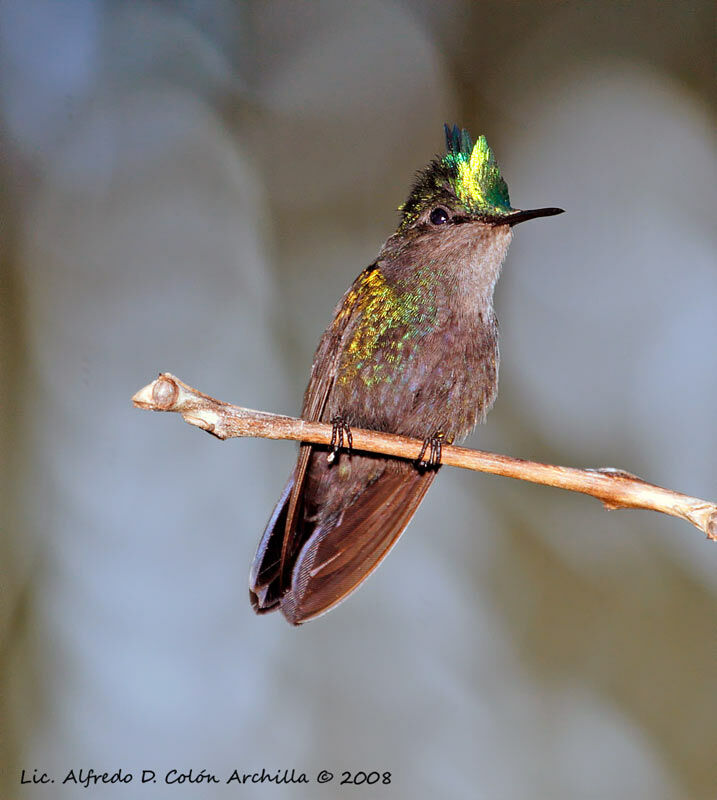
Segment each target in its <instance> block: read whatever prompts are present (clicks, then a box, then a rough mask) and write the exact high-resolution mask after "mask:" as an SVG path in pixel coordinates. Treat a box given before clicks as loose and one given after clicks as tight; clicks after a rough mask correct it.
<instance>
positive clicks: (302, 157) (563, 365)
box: [0, 0, 717, 800]
mask: <svg viewBox="0 0 717 800" xmlns="http://www.w3.org/2000/svg"><path fill="white" fill-rule="evenodd" d="M714 45H715V41H714V18H713V10H712V4H711V3H709V2H693V3H685V2H656V1H655V0H651V1H650V2H647V1H646V0H643V1H640V0H638V1H637V2H633V3H608V2H596V3H582V2H573V3H571V2H562V3H561V2H542V3H541V2H511V3H505V2H498V0H495V1H494V2H461V1H460V0H440V1H439V0H433V1H432V2H431V1H429V2H419V0H413V1H409V0H404V2H397V1H395V2H394V1H391V0H363V1H362V2H360V3H343V2H328V0H319V1H318V2H286V0H283V1H281V2H273V1H271V0H270V1H269V2H230V1H229V0H213V1H212V2H199V0H182V1H181V2H176V1H175V2H170V1H169V0H166V2H160V1H159V0H157V1H156V2H149V0H146V1H144V2H140V1H139V0H125V2H110V0H104V2H103V1H102V0H69V2H55V1H54V0H15V2H13V0H3V1H2V2H0V120H1V124H2V159H1V161H0V179H1V180H0V186H1V188H0V226H1V228H0V230H1V232H2V235H1V237H0V263H1V264H2V283H1V290H0V291H1V293H0V303H1V306H0V364H1V367H0V368H1V375H2V380H1V381H0V393H1V394H0V400H1V402H2V442H1V449H2V453H3V456H2V460H3V470H4V475H3V480H2V487H1V491H2V493H3V495H2V497H1V498H0V502H1V507H2V519H1V522H2V537H1V543H0V546H1V550H0V559H1V561H2V595H1V603H2V606H1V617H0V624H1V627H0V631H1V633H0V640H1V642H2V649H1V651H0V670H1V673H2V679H1V680H2V682H1V685H0V697H1V701H0V702H1V703H2V705H1V707H0V717H1V718H2V720H3V722H2V736H1V737H0V738H1V742H0V746H1V747H2V752H1V753H0V756H1V757H0V763H1V764H2V775H1V776H0V780H2V782H3V783H2V785H0V794H1V795H2V797H4V798H13V799H14V798H17V797H23V798H32V800H35V798H50V797H52V798H75V797H79V796H83V797H85V796H86V797H105V796H107V797H115V796H116V797H122V798H132V797H140V796H141V797H147V798H165V797H167V798H177V797H183V796H184V797H194V798H223V797H233V796H235V795H238V794H241V795H242V796H243V797H251V798H254V797H256V798H261V797H269V796H271V797H291V798H297V799H303V798H316V797H319V796H321V797H343V796H344V795H345V794H353V795H354V796H357V797H379V796H380V797H396V798H414V797H420V798H422V797H437V796H438V797H446V798H500V799H501V800H513V799H514V798H515V800H518V799H519V798H520V799H522V798H551V800H562V799H563V798H564V799H565V800H576V799H577V800H583V798H586V799H587V798H595V799H596V800H597V799H599V800H604V798H626V797H629V798H631V800H639V799H640V798H645V799H647V798H649V800H662V799H663V798H664V799H665V800H666V799H668V798H670V799H671V798H689V799H690V800H701V799H702V798H714V796H715V792H716V791H717V759H715V752H716V748H717V726H716V723H715V720H716V719H717V690H716V689H715V677H716V673H717V669H716V655H717V646H716V642H717V630H716V625H715V619H716V618H717V617H716V614H717V549H716V548H715V546H714V545H710V544H709V543H708V542H706V541H705V540H704V538H703V537H702V536H701V535H700V533H699V532H698V531H697V530H695V529H693V528H691V527H690V526H688V525H687V524H686V523H683V522H680V521H678V520H675V519H672V518H667V517H661V516H659V515H657V514H653V513H650V512H637V511H622V512H607V511H605V510H603V509H602V507H601V506H600V504H599V503H598V502H597V501H595V500H592V499H590V498H586V497H584V496H578V495H572V494H569V493H566V492H561V491H559V490H554V489H546V488H541V487H536V486H532V485H528V484H524V483H520V482H515V481H510V480H507V479H500V478H496V477H492V476H486V475H478V474H468V473H464V472H462V471H460V470H451V469H448V468H446V469H444V470H443V471H442V472H441V475H440V477H439V479H438V480H437V482H436V484H435V485H434V488H433V489H432V490H431V492H430V493H429V494H428V497H427V499H426V500H425V502H424V504H423V505H422V507H421V509H420V511H419V513H418V514H417V515H416V517H415V519H414V521H413V522H412V523H411V525H410V527H409V529H408V531H407V532H406V534H405V535H404V537H403V538H402V540H401V542H400V543H399V545H398V546H397V548H396V549H395V551H394V552H393V554H392V555H391V557H390V558H388V559H387V561H386V562H385V563H384V565H383V566H382V567H381V569H380V570H378V571H377V572H376V574H375V575H374V576H373V577H372V578H371V580H370V581H369V582H368V583H367V584H366V585H365V586H364V587H362V588H361V590H360V591H359V592H357V593H356V594H354V595H353V596H352V597H351V598H350V599H349V600H348V601H347V602H346V603H344V604H343V605H341V606H340V607H339V608H338V609H336V610H335V611H333V612H332V613H331V614H329V615H328V616H325V617H323V618H321V619H319V620H317V621H315V622H313V623H311V624H308V625H306V626H304V627H303V628H300V629H292V628H290V627H289V626H288V625H287V624H286V622H285V621H284V620H283V618H282V617H281V616H280V615H278V614H275V615H270V616H268V617H262V618H259V617H256V616H255V615H254V614H253V613H252V611H251V609H250V607H249V603H248V597H247V574H248V570H249V565H250V562H251V559H252V556H253V553H254V549H255V547H256V544H257V542H258V539H259V536H260V534H261V531H262V529H263V526H264V523H265V522H266V519H267V518H268V516H269V514H270V512H271V509H272V507H273V504H274V502H275V500H276V499H277V497H278V493H279V491H280V490H281V488H282V486H283V484H284V481H285V479H286V477H287V475H288V473H289V470H290V469H291V466H292V464H293V460H294V458H295V446H294V445H293V444H290V443H286V442H279V443H277V442H269V441H262V440H252V441H249V440H247V441H234V442H229V443H225V444H221V443H219V442H218V441H216V440H214V439H212V438H211V437H209V436H205V435H204V434H202V433H200V432H198V431H197V430H195V429H193V428H190V427H189V426H187V425H185V424H183V423H182V422H181V420H179V419H178V418H177V417H175V416H173V415H154V414H149V413H146V412H139V411H136V410H133V408H132V406H131V403H130V398H131V396H132V394H133V393H134V392H135V391H136V390H137V389H139V388H140V387H141V386H143V385H144V384H146V383H148V382H149V381H150V380H152V379H153V378H154V377H155V376H156V374H157V373H158V372H159V371H160V370H162V371H164V370H167V371H171V372H174V373H175V374H177V375H178V376H180V377H181V378H183V379H184V380H186V381H187V382H189V383H191V384H192V385H194V386H197V387H199V388H200V389H202V390H204V391H206V392H209V393H211V394H213V395H215V396H217V397H220V398H222V399H226V400H231V401H234V402H237V403H239V404H241V405H245V406H249V407H253V408H264V409H267V410H273V411H277V412H283V413H296V412H297V411H298V409H299V406H300V402H301V396H302V393H303V389H304V385H305V382H306V380H307V377H308V373H309V368H310V363H311V357H312V354H313V350H314V347H315V345H316V342H317V340H318V337H319V335H320V334H321V332H322V330H323V328H324V327H325V326H326V324H327V323H328V322H329V320H330V317H331V312H332V309H333V307H334V304H335V303H336V301H337V299H338V298H339V296H340V295H341V294H342V293H343V291H344V290H345V289H346V288H347V287H348V285H349V284H350V282H351V281H352V280H353V278H354V277H355V275H356V274H357V273H358V272H359V271H360V270H361V269H362V268H363V267H364V266H365V265H367V264H369V263H370V262H371V260H372V259H373V258H374V256H375V255H376V253H377V252H378V249H379V247H380V245H381V244H382V242H383V241H384V239H385V238H386V237H387V236H388V235H389V234H390V233H391V232H392V231H393V228H394V226H395V224H396V221H397V218H398V216H397V213H396V208H397V206H398V205H399V203H401V202H402V201H403V199H404V198H405V195H406V193H407V191H408V188H409V185H410V183H411V180H412V177H413V173H414V172H415V171H416V170H417V169H419V168H420V167H422V166H423V165H424V164H425V163H426V162H427V161H428V160H429V159H430V158H431V157H432V156H433V155H434V154H435V153H439V152H442V151H443V146H444V145H443V140H442V136H443V134H442V124H443V122H444V121H445V122H450V123H452V122H457V123H459V124H462V125H465V126H466V127H468V128H469V129H470V130H471V131H472V132H473V134H474V135H477V134H478V133H485V134H486V135H487V137H488V140H489V141H490V142H491V144H492V147H493V148H494V150H495V152H496V154H497V158H498V160H499V162H500V164H501V167H502V170H503V174H504V175H505V177H506V179H507V182H508V185H509V187H510V191H511V199H512V200H513V203H514V204H515V205H517V206H520V207H524V208H526V207H527V208H531V207H535V206H549V205H558V206H561V207H563V208H565V209H566V210H567V213H566V214H564V215H562V216H560V217H556V218H555V219H549V220H541V221H537V222H533V223H530V224H529V225H525V226H521V227H520V228H519V229H517V230H516V236H515V240H514V242H513V245H512V247H511V250H510V253H509V255H508V259H507V262H506V265H505V267H504V271H503V277H502V278H501V281H500V282H499V285H498V291H497V312H498V316H499V318H500V323H501V336H502V339H501V352H502V364H501V391H500V395H499V398H498V402H497V404H496V406H495V408H494V410H493V411H492V413H491V414H490V416H489V418H488V422H487V423H486V425H484V426H482V427H481V428H480V429H479V430H478V431H477V433H476V434H475V435H474V436H473V438H472V439H471V440H470V442H469V444H470V445H472V446H476V447H482V448H485V449H492V450H497V451H501V452H505V453H509V454H512V455H520V456H524V457H527V458H533V459H537V460H541V461H549V462H554V463H561V464H568V465H574V466H604V465H610V466H619V467H621V468H623V469H627V470H629V471H631V472H635V473H637V474H639V475H641V476H643V477H644V478H646V479H647V480H650V481H653V482H656V483H658V484H662V485H666V486H670V487H672V488H675V489H678V490H681V491H685V492H687V493H689V494H693V495H696V496H700V497H704V498H707V499H712V500H714V499H715V498H717V455H716V453H717V424H716V422H715V397H716V396H717V314H716V313H715V302H716V300H717V265H716V264H715V260H714V245H715V242H714V238H715V234H714V230H715V228H714V219H713V217H714V213H713V209H714V207H715V201H716V200H717V198H716V197H715V177H717V176H716V174H715V161H714V133H713V131H714V128H713V123H714V110H715V103H714V92H713V79H714V73H713V70H714V61H713V56H714ZM23 768H24V769H26V770H27V771H28V774H29V773H31V772H32V770H35V769H36V770H38V772H47V773H49V775H50V776H51V777H54V778H55V779H56V781H57V783H56V784H55V785H53V786H51V787H46V786H21V785H20V770H21V769H23ZM72 768H74V769H76V770H78V769H80V768H84V769H88V768H94V769H95V770H96V771H99V772H102V771H105V770H107V771H110V772H112V771H115V770H117V769H120V768H122V769H123V770H124V772H125V774H126V773H127V772H133V773H134V774H135V776H136V777H135V781H134V783H133V784H132V785H130V786H111V787H105V788H97V789H91V790H89V791H84V790H82V789H81V788H79V787H78V786H76V785H74V786H73V785H72V784H67V785H65V786H64V787H63V786H61V785H60V780H61V779H62V778H63V777H64V776H65V775H66V774H67V773H68V771H69V770H70V769H72ZM202 768H203V769H206V770H209V771H212V772H214V773H216V774H217V775H219V776H220V777H222V779H224V778H225V777H228V775H229V774H230V773H231V771H232V770H233V769H235V768H236V769H238V770H239V771H240V772H255V771H261V769H262V768H266V769H267V770H269V771H271V772H275V771H276V770H279V769H281V770H283V769H285V768H288V769H291V768H295V769H297V770H298V771H305V772H307V774H308V775H309V776H310V777H312V778H313V777H314V776H315V774H316V773H317V772H318V771H319V770H320V769H327V770H330V771H332V772H334V773H335V774H336V776H337V777H336V779H335V780H334V782H333V783H332V784H329V785H327V786H324V787H322V788H321V789H317V788H316V785H315V784H311V785H309V786H302V785H295V786H283V787H275V786H267V785H259V786H242V787H239V789H237V788H236V784H234V787H233V788H232V787H231V786H226V785H220V786H208V787H205V786H203V785H194V786H187V785H185V786H167V785H164V784H163V783H162V782H161V781H160V782H159V783H157V784H156V785H148V786H144V787H141V788H139V787H138V786H137V783H138V781H139V777H138V775H139V773H140V771H141V770H142V769H154V770H156V771H157V774H158V776H159V777H160V778H161V777H163V775H164V772H166V771H167V770H169V769H178V770H181V771H188V770H189V769H193V770H194V771H195V773H196V772H197V771H198V770H201V769H202ZM342 770H353V771H356V770H364V771H366V772H370V771H372V770H377V771H379V772H381V773H383V772H385V771H390V772H391V773H392V782H391V784H390V785H389V786H383V785H381V786H378V787H374V788H367V787H363V788H361V787H346V786H343V787H341V786H339V785H337V783H338V779H339V778H338V776H339V774H340V773H341V771H342Z"/></svg>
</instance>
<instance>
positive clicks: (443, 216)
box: [429, 206, 448, 225]
mask: <svg viewBox="0 0 717 800" xmlns="http://www.w3.org/2000/svg"><path fill="white" fill-rule="evenodd" d="M429 219H430V220H431V224H432V225H443V223H444V222H448V212H447V211H446V209H445V208H441V207H440V206H438V208H434V209H433V211H431V216H430V217H429Z"/></svg>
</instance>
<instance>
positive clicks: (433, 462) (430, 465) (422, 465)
mask: <svg viewBox="0 0 717 800" xmlns="http://www.w3.org/2000/svg"><path fill="white" fill-rule="evenodd" d="M452 441H453V439H452V438H449V437H447V436H446V434H445V433H443V431H436V432H435V433H434V434H433V436H429V437H428V438H427V439H424V440H423V446H422V447H421V452H420V453H419V454H418V458H417V459H416V466H417V467H418V468H419V469H438V467H440V466H441V453H442V450H443V443H444V442H445V443H446V444H450V443H451V442H452ZM426 453H428V458H426Z"/></svg>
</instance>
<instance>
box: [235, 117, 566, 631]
mask: <svg viewBox="0 0 717 800" xmlns="http://www.w3.org/2000/svg"><path fill="white" fill-rule="evenodd" d="M444 129H445V135H446V154H445V155H444V156H436V157H435V158H434V159H433V160H432V161H431V162H430V163H429V164H428V166H427V167H425V168H424V169H423V170H421V171H420V172H419V173H418V174H417V176H416V180H415V183H414V185H413V188H412V189H411V192H410V194H409V196H408V199H407V200H406V202H405V203H404V204H403V205H402V206H400V208H399V212H400V215H401V216H400V221H399V224H398V227H397V229H396V232H395V233H394V234H393V235H392V236H390V237H389V239H388V240H387V241H386V243H385V244H384V245H383V247H382V248H381V251H380V252H379V254H378V257H377V258H376V260H375V261H374V262H373V263H372V264H371V265H370V266H368V267H366V269H364V270H363V271H362V272H361V274H360V275H359V276H358V277H357V278H356V280H355V281H354V283H353V285H352V286H351V287H350V288H349V290H348V291H347V292H346V293H345V294H344V296H343V297H342V298H341V300H340V301H339V303H338V305H337V307H336V309H335V311H334V317H333V320H332V322H331V324H330V325H329V327H328V328H327V329H326V331H325V332H324V334H323V336H322V337H321V340H320V342H319V345H318V348H317V350H316V354H315V356H314V360H313V364H312V367H311V376H310V378H309V383H308V386H307V388H306V392H305V395H304V402H303V406H302V410H301V416H302V418H303V419H306V420H310V421H314V422H326V423H330V424H331V425H332V426H333V429H332V430H333V435H332V443H331V445H330V446H319V445H315V444H308V443H304V444H301V445H300V449H299V455H298V460H297V462H296V466H295V468H294V470H293V472H292V474H291V476H290V478H289V481H288V482H287V484H286V487H285V488H284V491H283V492H282V494H281V497H280V499H279V502H278V503H277V505H276V507H275V508H274V511H273V513H272V515H271V518H270V519H269V522H268V524H267V526H266V529H265V531H264V534H263V536H262V538H261V541H260V543H259V547H258V550H257V554H256V556H255V558H254V562H253V564H252V568H251V573H250V577H249V596H250V600H251V603H252V606H253V608H254V610H255V611H256V612H257V613H259V614H262V613H265V612H268V611H274V610H277V609H279V610H281V612H282V613H283V615H284V617H285V618H286V619H287V620H288V621H289V622H290V623H291V624H293V625H300V624H302V623H304V622H306V621H308V620H311V619H313V618H315V617H317V616H319V615H321V614H323V613H325V612H326V611H329V610H330V609H331V608H333V607H334V606H335V605H337V604H338V603H339V602H341V601H342V600H343V599H345V598H346V597H347V596H348V595H349V594H350V593H351V592H353V590H354V589H356V588H357V587H358V586H359V585H360V584H361V583H362V582H363V581H364V580H365V579H366V578H367V577H368V576H369V575H370V574H371V573H372V572H373V571H374V570H375V569H376V567H378V565H379V564H380V563H381V561H383V559H384V558H385V557H386V555H387V554H388V552H389V551H390V550H391V548H392V547H393V545H394V544H395V543H396V541H397V540H398V538H399V537H400V535H401V534H402V533H403V531H404V529H405V528H406V526H407V525H408V523H409V521H410V519H411V517H412V516H413V514H414V513H415V511H416V509H417V508H418V506H419V504H420V502H421V500H422V499H423V497H424V495H425V494H426V492H427V491H428V488H429V487H430V485H431V483H432V482H433V480H434V478H435V477H436V474H437V472H438V469H439V467H440V458H441V445H442V443H444V442H445V443H452V442H455V441H458V440H461V439H463V438H465V437H466V436H467V435H468V434H469V433H470V432H471V431H472V430H473V429H474V427H475V426H476V424H477V423H479V422H482V421H483V420H484V419H485V416H486V414H487V412H488V411H489V409H490V408H491V406H492V405H493V402H494V400H495V398H496V394H497V389H498V360H499V354H498V325H497V319H496V315H495V312H494V310H493V290H494V287H495V283H496V281H497V279H498V276H499V274H500V270H501V266H502V264H503V260H504V259H505V255H506V252H507V250H508V245H509V244H510V242H511V239H512V236H513V227H514V226H515V225H517V224H518V223H520V222H525V221H527V220H530V219H535V218H537V217H547V216H552V215H554V214H560V213H562V211H563V209H560V208H538V209H532V210H527V211H526V210H520V209H516V208H513V207H512V206H511V204H510V198H509V195H508V187H507V185H506V183H505V180H504V179H503V177H502V176H501V173H500V169H499V167H498V164H497V162H496V160H495V156H494V154H493V151H492V150H491V148H490V147H489V146H488V143H487V141H486V138H485V136H480V137H478V139H477V141H476V142H475V143H474V142H473V140H472V139H471V136H470V134H469V133H468V131H467V130H465V129H460V128H459V127H458V126H457V125H454V126H453V127H449V126H448V125H445V126H444ZM352 427H360V428H369V429H373V430H377V431H383V432H387V433H396V434H401V435H404V436H410V437H414V438H417V439H421V440H423V448H422V450H421V453H420V455H419V456H418V459H417V460H416V461H415V462H412V461H409V460H406V459H398V458H393V457H389V456H383V455H373V454H368V453H357V452H352V450H351V443H352V440H351V428H352ZM344 436H345V438H346V443H347V445H348V447H347V448H345V447H344Z"/></svg>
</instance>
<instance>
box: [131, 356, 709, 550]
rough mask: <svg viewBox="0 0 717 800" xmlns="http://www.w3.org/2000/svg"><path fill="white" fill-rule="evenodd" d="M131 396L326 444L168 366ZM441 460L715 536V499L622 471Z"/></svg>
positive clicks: (312, 427)
mask: <svg viewBox="0 0 717 800" xmlns="http://www.w3.org/2000/svg"><path fill="white" fill-rule="evenodd" d="M132 402H133V403H134V405H135V406H136V407H137V408H144V409H149V410H152V411H174V412H177V413H179V414H181V415H182V416H183V417H184V420H185V422H188V423H189V424H190V425H196V426H197V427H198V428H201V429H202V430H205V431H207V432H208V433H211V434H213V435H214V436H216V437H218V438H219V439H230V438H234V437H238V436H260V437H263V438H266V439H293V440H295V441H299V442H313V443H314V444H329V443H330V442H331V425H325V424H323V423H320V422H307V421H306V420H303V419H295V418H294V417H284V416H280V415H278V414H269V413H267V412H265V411H252V410H251V409H248V408H241V407H239V406H234V405H231V404H230V403H224V402H222V401H221V400H216V399H215V398H213V397H210V396H209V395H206V394H203V393H202V392H200V391H198V390H197V389H193V388H192V387H191V386H188V385H187V384H186V383H184V382H183V381H181V380H179V378H176V377H175V376H174V375H170V374H169V373H168V372H163V373H161V374H160V376H159V377H158V378H157V380H155V381H153V382H152V383H150V384H149V385H148V386H145V387H144V389H140V390H139V391H138V392H137V394H135V396H134V397H133V398H132ZM351 432H352V434H353V449H354V450H358V451H364V452H370V453H384V454H385V455H390V456H397V457H398V458H406V459H412V460H413V459H416V458H417V457H418V454H419V452H420V450H421V446H422V444H423V443H422V442H421V441H419V440H418V439H410V438H408V437H406V436H395V435H393V434H388V433H379V432H377V431H368V430H361V429H358V428H357V429H354V428H352V429H351ZM441 463H442V464H445V465H447V466H451V467H463V468H465V469H472V470H477V471H478V472H490V473H493V474H494V475H504V476H506V477H509V478H518V479H520V480H524V481H531V482H532V483H541V484H543V485H545V486H556V487H558V488H560V489H568V490H569V491H573V492H582V493H583V494H588V495H591V496H592V497H596V498H598V500H601V501H602V502H603V504H604V505H605V506H606V507H607V508H644V509H649V510H652V511H660V512H662V513H663V514H670V515H671V516H673V517H680V518H682V519H684V520H686V521H687V522H691V523H692V524H693V525H695V526H696V527H697V528H699V529H700V530H701V531H703V532H704V533H705V534H706V535H707V538H708V539H712V540H714V541H717V505H715V504H714V503H708V502H707V501H706V500H700V499H698V498H696V497H689V496H688V495H686V494H680V493H679V492H673V491H672V490H670V489H664V488H662V487H661V486H655V485H653V484H651V483H647V482H646V481H643V480H642V479H641V478H638V477H637V476H635V475H631V474H630V473H629V472H624V471H623V470H619V469H614V468H612V467H603V468H600V469H575V468H572V467H558V466H553V465H551V464H540V463H537V462H535V461H526V460H524V459H522V458H511V457H510V456H503V455H498V454H496V453H486V452H483V451H481V450H470V449H468V448H465V447H455V446H449V445H444V446H443V452H442V457H441Z"/></svg>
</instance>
